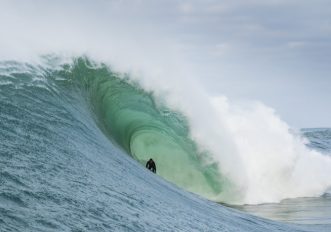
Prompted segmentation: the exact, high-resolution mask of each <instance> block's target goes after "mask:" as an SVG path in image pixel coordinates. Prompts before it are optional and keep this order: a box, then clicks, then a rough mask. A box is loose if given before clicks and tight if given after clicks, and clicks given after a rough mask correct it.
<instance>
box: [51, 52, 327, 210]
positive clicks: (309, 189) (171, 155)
mask: <svg viewBox="0 0 331 232" xmlns="http://www.w3.org/2000/svg"><path fill="white" fill-rule="evenodd" d="M58 59H59V58H58ZM53 60H54V59H53ZM59 60H61V59H59ZM47 62H48V63H51V62H53V61H52V60H50V59H48V61H47ZM53 72H55V73H54V74H52V75H51V76H56V77H61V80H62V81H63V80H64V81H65V83H67V85H69V86H71V87H72V88H73V87H75V88H78V90H79V92H80V93H81V94H82V96H83V97H84V98H85V99H86V100H87V102H88V103H89V105H90V108H91V110H92V112H93V113H94V114H95V119H96V121H97V124H98V125H99V127H100V128H101V129H102V130H103V132H104V133H105V134H106V135H107V136H108V137H109V139H110V140H112V141H114V142H115V143H116V144H118V145H119V146H120V147H121V148H122V149H123V150H125V151H126V152H127V154H129V155H131V156H132V157H133V158H135V159H136V160H137V161H139V162H141V163H142V165H144V163H145V162H146V160H147V159H148V158H150V157H152V158H153V159H155V161H156V163H157V172H158V174H159V175H160V176H162V177H164V178H165V179H167V180H169V181H171V182H173V183H175V184H177V185H178V186H180V187H182V188H184V189H186V190H189V191H192V192H195V193H197V194H199V195H202V196H204V197H206V198H208V199H211V200H214V201H219V202H227V203H232V204H243V203H261V202H278V201H280V200H282V199H285V198H292V197H304V196H318V195H321V194H323V193H324V192H325V191H326V190H327V188H328V187H329V186H330V184H331V183H330V179H329V176H330V174H331V173H330V172H331V168H330V167H331V160H330V158H329V157H328V156H325V155H322V154H320V153H318V152H317V151H313V150H310V149H309V148H307V147H306V146H305V142H304V140H303V139H302V138H300V136H296V135H294V134H293V133H291V132H290V128H289V127H288V126H287V125H286V123H284V122H282V121H281V120H280V119H279V117H277V115H275V113H274V111H273V110H272V109H270V108H268V107H266V106H264V105H262V104H261V103H256V104H245V105H236V104H234V103H231V102H229V101H228V100H227V99H226V98H225V97H217V98H215V97H213V98H211V97H208V95H206V94H204V93H203V92H199V91H193V90H194V88H193V87H192V86H193V85H190V87H191V89H186V90H183V89H181V91H180V92H176V91H173V92H171V91H170V92H168V93H167V94H166V95H162V94H160V88H159V87H155V88H154V89H152V88H151V87H150V86H147V87H145V86H144V85H143V83H144V82H140V83H139V82H137V78H136V77H134V76H131V75H130V74H125V73H118V72H115V71H114V70H113V69H111V68H110V66H107V65H105V64H102V63H98V62H95V61H91V60H89V59H87V58H86V57H81V58H75V59H74V60H73V62H70V63H65V64H64V65H63V64H62V65H61V66H60V67H57V69H54V70H53ZM75 88H74V89H75ZM195 99H196V100H195ZM192 100H193V101H192Z"/></svg>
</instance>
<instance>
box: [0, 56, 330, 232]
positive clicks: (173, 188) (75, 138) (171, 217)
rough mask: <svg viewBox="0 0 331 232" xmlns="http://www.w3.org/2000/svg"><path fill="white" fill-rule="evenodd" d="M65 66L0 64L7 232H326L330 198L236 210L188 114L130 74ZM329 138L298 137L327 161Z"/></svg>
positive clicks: (0, 205)
mask: <svg viewBox="0 0 331 232" xmlns="http://www.w3.org/2000/svg"><path fill="white" fill-rule="evenodd" d="M60 60H61V59H58V58H56V57H55V58H54V57H50V58H45V60H44V61H43V62H42V63H39V64H32V63H24V62H17V61H3V62H1V64H0V231H330V230H331V225H330V224H331V223H330V221H331V220H330V217H331V214H330V212H331V211H330V205H331V204H330V195H329V194H328V193H327V191H326V192H325V191H324V192H323V191H322V192H321V191H320V189H322V188H317V187H316V186H315V185H313V186H314V187H316V188H317V189H314V190H316V191H314V194H312V195H314V196H311V197H309V198H307V197H306V198H302V197H299V196H298V197H295V198H292V199H289V200H283V201H280V202H279V203H270V202H269V203H267V202H265V203H264V204H253V205H252V204H249V205H247V204H244V203H243V204H241V203H240V202H246V203H247V202H248V203H250V202H251V199H252V198H249V197H247V196H246V195H245V196H244V197H243V196H242V193H243V192H238V196H233V198H232V196H229V193H232V194H233V193H234V192H233V191H229V189H236V188H234V187H233V186H234V185H235V183H234V182H233V178H231V175H230V177H229V176H227V175H226V174H227V172H226V171H225V170H224V169H222V166H221V165H219V163H218V162H216V161H215V160H212V161H210V160H209V158H210V157H211V154H212V152H211V151H206V150H204V149H200V147H199V143H198V142H197V141H196V139H197V138H196V137H194V136H191V133H192V128H191V124H190V121H189V119H188V116H186V115H185V114H183V113H182V112H180V111H177V110H174V109H171V108H169V107H167V105H166V104H164V102H162V101H160V100H159V99H158V98H157V97H156V96H155V93H153V92H152V91H149V90H145V89H144V88H143V87H142V86H140V84H139V83H137V82H136V81H133V80H132V79H131V78H130V76H129V75H128V74H121V73H117V72H114V71H112V69H111V68H110V67H109V66H107V65H105V64H102V63H96V62H93V61H91V60H89V59H87V58H86V57H78V58H74V59H73V60H72V61H70V62H62V61H61V62H60ZM330 134H331V130H330V129H305V130H303V137H305V138H306V142H307V144H306V145H305V147H307V150H309V151H310V150H312V151H315V150H316V154H315V152H313V153H312V155H316V156H318V157H319V156H322V157H328V156H329V152H330ZM308 141H310V143H308ZM284 146H285V145H284ZM150 157H152V158H153V159H154V160H155V161H156V164H157V175H154V174H153V173H151V172H150V171H148V170H146V168H144V163H145V162H146V160H147V159H148V158H150ZM326 175H327V174H326ZM317 177H319V176H317ZM279 178H280V179H281V178H282V177H279ZM325 178H326V179H327V177H325ZM323 180H324V179H323ZM307 181H308V180H307ZM317 182H319V183H320V181H319V180H317ZM321 183H322V184H323V186H325V184H324V182H323V181H321ZM270 184H272V183H270ZM275 184H277V183H275ZM322 184H321V185H322ZM306 185H308V186H309V185H310V184H309V183H307V184H306ZM301 189H302V190H305V189H306V188H302V187H301V188H300V190H301ZM244 192H246V191H244ZM224 193H226V194H224ZM291 193H292V192H291ZM293 194H296V192H294V193H293ZM304 194H306V192H304ZM307 194H308V193H307ZM318 194H319V195H318ZM248 196H249V195H248ZM286 196H287V195H286ZM290 196H291V195H290ZM233 199H241V201H235V203H236V204H234V205H231V206H229V205H227V206H225V205H222V204H219V202H222V203H233V202H234V201H233ZM254 199H255V198H254ZM266 199H269V198H266ZM270 199H271V198H270ZM272 199H274V198H272ZM262 203H263V202H262ZM238 209H239V210H238ZM256 215H257V216H256Z"/></svg>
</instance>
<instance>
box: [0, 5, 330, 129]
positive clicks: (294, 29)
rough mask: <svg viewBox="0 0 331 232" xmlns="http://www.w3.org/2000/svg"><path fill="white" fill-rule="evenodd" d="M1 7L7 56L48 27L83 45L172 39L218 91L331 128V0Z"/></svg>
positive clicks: (303, 123)
mask: <svg viewBox="0 0 331 232" xmlns="http://www.w3.org/2000/svg"><path fill="white" fill-rule="evenodd" d="M0 13H1V15H0V21H1V23H0V26H1V29H0V30H1V31H0V32H1V38H0V42H1V41H2V44H5V45H6V46H5V45H2V46H0V49H2V51H1V50H0V52H1V53H2V54H6V52H7V53H8V51H10V50H11V49H12V48H11V46H9V45H8V44H10V43H11V41H13V38H14V37H15V38H16V39H17V38H19V39H21V38H26V41H30V42H31V41H33V40H34V39H33V37H29V36H28V35H27V34H29V31H30V33H31V34H32V33H34V34H38V33H36V32H33V30H40V32H41V33H42V32H43V31H44V30H43V29H42V28H43V26H45V25H47V26H48V27H52V26H53V28H52V31H51V32H50V33H52V32H54V34H59V33H60V32H61V33H63V34H65V33H64V32H67V33H68V34H69V33H72V34H73V35H74V34H75V33H77V40H76V43H79V41H78V40H82V38H81V37H80V38H78V35H79V36H81V32H82V31H84V32H85V33H89V34H90V35H91V34H92V32H94V33H96V31H93V30H97V31H98V33H99V36H100V35H101V34H102V35H103V36H106V37H107V36H109V35H111V33H112V32H113V31H116V33H117V34H118V33H121V34H122V36H124V37H125V36H127V37H130V38H131V39H132V38H134V39H136V41H138V42H137V45H138V46H139V41H141V40H139V37H141V38H147V37H148V38H150V40H149V41H151V42H150V43H154V46H155V44H157V43H158V41H160V40H162V41H163V42H162V43H164V41H167V43H169V44H172V47H175V48H176V50H177V51H179V52H180V53H181V54H182V57H181V59H185V62H187V63H190V64H192V66H194V72H196V74H197V75H196V76H198V78H199V79H200V80H201V83H203V85H204V87H205V88H207V89H208V91H209V92H210V93H212V94H215V95H218V94H225V95H226V96H228V97H229V98H230V99H241V100H247V99H252V100H259V101H262V102H264V103H265V104H266V105H269V106H271V107H273V108H275V109H276V112H277V113H278V114H279V115H280V116H281V118H282V119H284V120H285V121H286V122H288V123H289V124H290V125H291V126H293V127H296V128H300V127H331V107H330V100H331V65H330V60H331V1H328V0H314V1H311V0H292V1H291V0H233V1H225V0H192V1H185V0H182V1H180V0H178V1H175V0H131V1H128V0H123V1H121V0H117V1H111V0H93V1H92V0H91V1H87V0H81V1H63V0H59V1H39V0H36V1H23V0H22V1H18V0H10V1H9V0H0ZM29 20H30V21H33V22H34V24H33V23H32V24H30V23H29ZM54 21H58V22H61V24H62V25H63V28H66V29H61V28H60V27H59V26H58V25H57V26H54ZM36 22H38V23H36ZM68 25H69V26H68ZM97 25H98V26H97ZM29 27H30V28H29ZM38 27H40V28H41V29H38ZM61 27H62V26H61ZM71 27H72V28H73V27H75V29H72V28H71ZM22 28H28V29H29V30H27V31H26V32H25V35H21V34H20V30H22ZM36 28H37V29H36ZM86 28H87V29H86ZM94 28H97V29H94ZM115 29H116V30H115ZM61 30H64V31H61ZM45 34H47V33H45ZM48 34H49V33H48ZM6 36H7V37H6ZM48 40H49V39H48ZM17 41H18V42H17V44H19V43H20V42H19V40H18V39H17ZM53 42H54V43H60V42H58V41H53ZM38 43H39V44H40V42H38ZM74 43H75V42H73V44H74ZM141 46H142V47H143V46H148V45H146V44H141ZM13 49H14V48H13Z"/></svg>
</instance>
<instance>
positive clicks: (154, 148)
mask: <svg viewBox="0 0 331 232" xmlns="http://www.w3.org/2000/svg"><path fill="white" fill-rule="evenodd" d="M61 75H62V76H66V77H67V78H68V79H70V80H71V81H74V82H76V83H77V86H78V87H79V88H81V89H83V90H84V91H82V92H83V93H84V94H86V95H85V97H86V98H87V99H88V101H89V103H90V106H91V108H92V110H93V112H94V113H95V118H96V120H97V122H98V125H99V127H100V128H101V129H102V131H103V132H104V133H105V134H106V135H107V136H108V137H109V138H110V139H111V140H113V141H114V142H116V143H117V144H118V145H119V146H120V147H121V148H122V149H124V150H125V151H126V153H127V154H129V155H131V156H132V157H133V158H134V159H136V160H137V161H138V162H140V163H141V164H142V165H145V163H146V161H147V160H148V159H149V158H153V160H154V161H155V162H156V166H157V174H158V175H160V176H162V177H163V178H165V179H166V180H168V181H170V182H173V183H175V184H177V185H178V186H180V187H182V188H184V189H186V190H188V191H191V192H194V193H197V194H199V195H202V196H204V197H206V198H209V199H217V196H219V195H220V194H221V193H222V189H223V188H224V186H225V183H226V181H225V180H224V179H222V176H221V175H220V173H219V171H218V168H217V166H216V165H215V164H208V165H206V164H205V163H206V162H204V159H205V158H206V157H207V156H208V154H202V153H199V152H198V150H197V147H196V145H195V143H194V142H193V141H192V140H191V139H189V127H188V124H187V123H186V119H185V117H183V115H181V114H180V113H179V112H175V111H172V110H170V109H168V108H167V107H166V106H164V105H162V104H160V103H158V102H156V100H155V97H154V95H153V93H152V92H146V91H144V90H143V89H142V88H141V87H140V86H139V85H138V84H137V83H133V82H132V81H129V79H128V78H127V77H125V75H120V74H117V73H115V72H113V71H111V70H110V68H109V67H107V66H106V65H99V66H98V68H96V67H95V65H94V64H93V63H91V62H90V61H89V60H88V59H86V58H79V59H76V60H75V62H74V64H73V65H72V66H66V67H64V70H63V71H61Z"/></svg>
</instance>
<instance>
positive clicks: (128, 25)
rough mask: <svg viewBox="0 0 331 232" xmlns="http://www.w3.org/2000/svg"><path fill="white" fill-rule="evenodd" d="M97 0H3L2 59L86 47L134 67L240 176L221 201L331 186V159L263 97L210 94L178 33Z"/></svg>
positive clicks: (126, 68)
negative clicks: (83, 0) (80, 0)
mask: <svg viewBox="0 0 331 232" xmlns="http://www.w3.org/2000/svg"><path fill="white" fill-rule="evenodd" d="M36 2H37V3H38V4H36ZM59 3H60V4H59ZM61 3H62V5H61ZM92 4H95V2H94V1H93V2H91V5H86V4H79V5H77V4H76V3H74V2H68V3H67V2H61V1H56V3H51V2H47V3H46V2H44V1H35V2H33V1H31V2H30V1H24V3H22V2H19V1H5V0H4V1H3V2H2V5H1V8H0V28H2V29H3V30H4V31H5V33H2V36H1V38H0V55H1V57H0V58H2V59H21V60H24V61H28V60H31V59H34V58H35V57H38V56H39V55H40V54H45V53H52V52H56V53H64V54H70V55H81V54H82V53H86V54H88V55H89V56H91V57H92V58H94V59H97V60H100V61H106V62H107V63H109V64H110V65H112V66H113V67H114V68H115V69H117V70H119V71H123V72H130V73H131V74H132V76H133V78H136V79H138V80H139V81H140V83H141V84H142V85H143V86H144V87H145V88H146V89H148V90H152V91H154V93H155V94H156V95H157V96H161V97H162V98H166V102H167V104H169V105H170V106H171V107H173V108H175V109H179V110H180V111H181V112H183V113H184V114H185V115H186V116H187V118H188V120H189V123H190V125H191V131H190V132H191V136H192V138H193V139H194V140H195V141H196V142H197V143H198V144H199V146H200V148H201V149H202V150H208V151H210V153H211V154H212V156H211V157H208V159H209V160H206V162H217V164H218V166H219V168H220V171H221V173H222V174H223V175H225V176H226V177H227V178H228V179H229V180H231V181H232V182H233V186H229V187H228V189H227V191H225V192H223V193H222V194H221V195H220V196H217V197H216V198H215V199H214V200H219V201H224V202H229V203H262V202H277V201H280V200H282V199H284V198H290V197H303V196H318V195H320V194H322V193H323V192H324V191H326V189H327V187H329V186H330V185H331V178H330V176H331V159H330V158H329V157H327V156H323V155H321V154H319V153H318V152H315V151H310V150H309V149H307V148H306V147H305V145H304V143H303V141H302V140H301V139H300V138H299V137H296V136H294V135H292V134H291V133H290V132H289V129H290V128H289V126H288V125H287V124H286V123H284V122H283V121H281V120H280V118H279V117H278V116H277V115H276V114H275V112H274V110H272V109H271V108H269V107H266V106H264V105H263V104H261V103H245V104H235V103H233V102H231V101H229V100H228V99H227V98H226V97H224V96H216V97H215V96H210V94H209V93H208V92H206V91H205V90H204V89H203V88H202V87H201V84H200V83H199V82H198V81H197V80H198V78H197V77H196V76H195V73H196V72H195V71H194V70H196V69H197V67H198V66H199V65H204V64H200V63H194V64H190V63H187V62H185V60H187V59H186V57H185V55H183V54H182V50H178V49H177V48H178V46H177V44H176V40H173V39H172V38H171V36H169V37H165V36H164V34H163V35H161V34H160V35H158V30H157V29H156V28H153V29H155V30H154V31H153V33H151V32H150V30H151V28H148V26H145V25H136V24H134V23H133V22H134V20H133V21H131V22H126V21H125V20H124V22H119V21H118V17H117V16H118V15H120V14H118V13H117V14H115V16H114V17H112V16H111V15H112V14H113V13H116V10H119V11H121V9H116V8H114V7H112V8H110V10H109V14H105V12H107V9H106V7H107V5H105V7H104V8H105V9H104V10H103V11H101V12H103V13H100V14H101V15H99V14H98V12H100V11H91V10H90V8H89V7H90V6H92V7H94V6H93V5H92ZM122 10H123V12H125V11H124V10H125V9H122ZM137 27H138V29H137ZM174 41H175V42H174ZM223 78H224V77H223ZM200 79H202V78H200Z"/></svg>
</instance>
